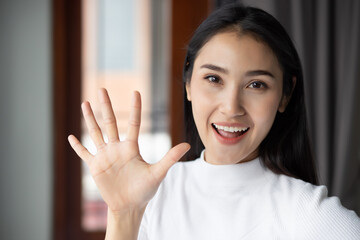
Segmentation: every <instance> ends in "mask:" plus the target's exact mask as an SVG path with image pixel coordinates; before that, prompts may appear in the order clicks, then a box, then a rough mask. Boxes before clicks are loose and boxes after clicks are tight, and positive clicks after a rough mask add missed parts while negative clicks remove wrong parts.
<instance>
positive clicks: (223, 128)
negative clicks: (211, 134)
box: [213, 123, 249, 133]
mask: <svg viewBox="0 0 360 240" xmlns="http://www.w3.org/2000/svg"><path fill="white" fill-rule="evenodd" d="M213 125H214V126H215V127H216V128H217V129H219V130H223V131H226V132H232V133H233V132H244V131H246V130H248V129H249V128H238V127H228V126H221V125H216V124H215V123H213Z"/></svg>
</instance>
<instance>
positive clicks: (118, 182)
mask: <svg viewBox="0 0 360 240" xmlns="http://www.w3.org/2000/svg"><path fill="white" fill-rule="evenodd" d="M99 100H100V104H101V111H102V116H103V119H104V126H105V131H106V134H107V136H108V139H109V141H108V142H107V143H106V142H105V141H104V138H103V134H102V132H101V129H100V127H99V125H98V123H97V121H96V119H95V116H94V113H93V111H92V108H91V106H90V103H89V102H84V103H83V104H82V105H81V107H82V112H83V115H84V119H85V122H86V125H87V128H88V132H89V134H90V137H91V139H92V140H93V142H94V144H95V146H96V149H97V153H96V154H95V155H92V154H91V153H90V152H89V151H88V150H87V149H86V148H85V147H84V146H83V145H82V144H81V143H80V141H79V140H78V139H77V138H76V137H75V136H73V135H70V136H69V138H68V140H69V143H70V145H71V146H72V148H73V149H74V151H75V152H76V153H77V155H78V156H79V157H80V158H81V159H82V160H83V161H84V162H85V163H86V165H87V166H88V167H89V170H90V173H91V175H92V177H93V179H94V181H95V183H96V185H97V187H98V188H99V190H100V193H101V195H102V197H103V199H104V201H105V202H106V204H107V205H108V209H109V210H108V213H109V216H108V219H109V222H108V231H107V239H112V238H111V237H109V236H110V235H113V236H114V237H115V236H117V237H119V236H121V235H123V236H124V238H125V236H126V237H128V238H127V239H133V238H134V236H136V235H137V230H138V229H137V228H138V227H137V228H136V226H138V225H139V224H140V221H141V218H142V214H143V212H144V209H145V207H146V205H147V203H148V202H149V201H150V200H151V198H152V197H153V196H154V195H155V193H156V191H157V188H158V187H159V185H160V183H161V181H162V180H163V179H164V177H165V176H166V173H167V171H168V170H169V168H170V167H171V166H172V165H173V164H174V163H176V162H177V161H178V160H179V159H180V158H181V157H182V156H183V155H184V154H185V153H186V152H187V151H188V150H189V148H190V145H189V144H187V143H181V144H179V145H177V146H175V147H174V148H172V149H170V151H169V152H168V153H167V154H166V155H165V156H164V158H163V159H162V160H160V161H159V162H158V163H156V164H152V165H151V164H148V163H146V162H145V161H144V160H143V158H142V157H141V155H140V151H139V146H138V137H139V130H140V125H141V96H140V93H139V92H134V94H133V100H132V104H131V111H130V116H129V122H128V130H127V134H126V138H125V140H123V141H120V139H119V133H118V130H117V125H116V118H115V114H114V111H113V108H112V106H111V101H110V98H109V96H108V93H107V91H106V90H105V89H100V90H99ZM119 224H120V225H123V224H125V226H126V230H124V231H121V232H119V234H120V235H118V234H115V232H118V231H120V230H121V229H123V228H122V227H121V226H120V225H119ZM115 225H116V226H117V227H116V228H115V227H113V226H115ZM125 226H124V228H125ZM130 226H132V227H130ZM127 231H129V232H127ZM112 233H114V234H112ZM129 234H130V235H129ZM135 239H136V238H135Z"/></svg>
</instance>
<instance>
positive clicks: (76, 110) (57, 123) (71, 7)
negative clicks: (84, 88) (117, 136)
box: [52, 0, 213, 240]
mask: <svg viewBox="0 0 360 240" xmlns="http://www.w3.org/2000/svg"><path fill="white" fill-rule="evenodd" d="M212 2H213V1H211V0H198V1H193V0H173V1H172V4H171V21H172V22H171V29H176V31H173V30H172V31H171V39H170V41H171V56H170V61H171V64H170V66H169V68H170V70H169V78H170V80H171V83H170V84H169V88H170V89H169V94H170V95H169V99H170V104H169V108H170V109H169V113H170V124H169V125H170V131H169V132H170V134H171V141H172V145H176V144H177V143H179V142H182V141H183V140H184V136H183V129H184V128H183V127H179V126H183V111H179V109H183V102H182V94H183V88H182V83H181V82H182V81H181V75H182V65H183V59H184V57H185V50H184V46H186V43H187V42H188V41H189V40H190V39H189V36H191V35H192V33H193V31H194V30H195V28H196V27H197V26H198V24H199V23H200V22H201V21H202V20H203V19H205V17H206V16H207V15H208V14H209V12H210V11H211V9H213V4H211V3H212ZM184 13H187V14H188V16H187V17H184ZM52 14H53V16H52V17H53V23H52V28H53V46H52V51H53V65H52V66H53V96H54V99H53V101H54V102H53V121H54V129H53V132H54V157H53V159H54V164H53V174H54V181H53V184H54V185H53V186H54V188H53V239H54V240H63V239H66V240H72V239H74V240H75V239H76V240H79V239H87V240H98V239H104V236H105V231H100V232H86V231H84V230H83V229H82V226H81V211H82V207H81V201H82V198H81V192H82V191H81V161H80V160H79V158H78V156H77V155H76V154H75V152H74V151H73V150H72V148H71V147H70V145H69V144H68V142H67V136H68V135H69V134H74V135H76V136H81V110H80V104H81V79H82V78H81V77H82V76H81V72H82V69H81V66H82V63H81V57H82V53H81V49H82V46H81V42H82V36H81V35H82V4H81V0H53V1H52Z"/></svg>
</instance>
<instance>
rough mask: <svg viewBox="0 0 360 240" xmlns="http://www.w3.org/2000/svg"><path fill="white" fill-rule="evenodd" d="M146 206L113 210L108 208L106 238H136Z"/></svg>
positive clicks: (108, 239) (134, 239)
mask: <svg viewBox="0 0 360 240" xmlns="http://www.w3.org/2000/svg"><path fill="white" fill-rule="evenodd" d="M145 207H146V206H145ZM145 207H143V208H140V209H127V210H124V211H112V210H111V209H110V208H108V217H107V219H108V222H107V229H106V239H107V240H110V239H126V240H129V239H132V240H136V239H137V235H138V232H139V228H140V224H141V220H142V217H143V215H144V212H145Z"/></svg>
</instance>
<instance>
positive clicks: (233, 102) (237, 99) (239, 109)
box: [220, 88, 245, 117]
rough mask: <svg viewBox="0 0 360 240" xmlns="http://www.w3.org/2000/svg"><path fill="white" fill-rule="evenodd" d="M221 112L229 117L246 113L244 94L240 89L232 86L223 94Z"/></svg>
mask: <svg viewBox="0 0 360 240" xmlns="http://www.w3.org/2000/svg"><path fill="white" fill-rule="evenodd" d="M220 112H221V113H222V114H224V115H226V116H227V117H237V116H242V115H244V114H245V108H244V104H243V96H242V94H241V92H240V91H239V90H238V89H236V88H232V89H230V90H229V91H227V92H226V93H225V94H224V95H223V96H222V99H221V105H220Z"/></svg>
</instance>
